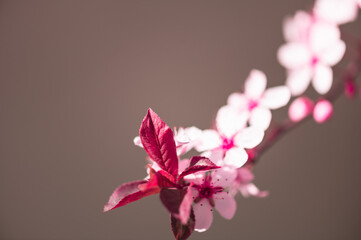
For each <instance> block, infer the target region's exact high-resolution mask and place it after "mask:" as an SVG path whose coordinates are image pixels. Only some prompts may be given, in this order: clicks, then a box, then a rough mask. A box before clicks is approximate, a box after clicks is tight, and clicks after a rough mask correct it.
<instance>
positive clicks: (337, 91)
mask: <svg viewBox="0 0 361 240" xmlns="http://www.w3.org/2000/svg"><path fill="white" fill-rule="evenodd" d="M357 50H358V52H359V54H358V56H357V58H356V59H355V60H354V61H352V62H350V63H349V64H348V66H347V68H346V69H345V72H344V73H343V76H342V77H341V79H340V81H338V82H337V83H336V84H334V85H333V86H332V89H331V90H330V91H329V92H328V93H327V94H325V95H324V96H323V98H324V99H326V100H328V101H330V102H335V101H336V100H337V99H338V98H339V97H340V96H341V95H342V93H343V92H344V86H345V83H346V82H347V81H353V82H355V81H356V79H357V77H358V75H359V74H360V73H361V43H360V44H359V46H358V49H357ZM309 119H312V117H311V114H309V115H308V116H307V117H305V118H304V119H302V120H301V121H299V122H292V121H291V120H290V119H286V120H285V121H283V122H282V123H278V124H277V123H276V124H275V125H274V126H273V127H272V128H271V129H270V130H269V131H268V133H267V134H266V137H265V140H264V141H263V142H262V143H261V144H260V145H259V146H258V147H256V148H254V153H255V155H254V157H253V159H252V164H255V163H257V162H258V160H259V158H260V157H261V156H262V155H263V154H264V153H265V152H266V151H267V150H268V149H269V148H270V147H271V146H273V145H274V144H275V143H276V142H277V141H278V140H280V139H281V138H282V136H284V135H285V134H286V133H288V132H290V131H291V130H293V129H295V128H296V127H298V126H300V125H302V123H304V122H306V121H308V120H309Z"/></svg>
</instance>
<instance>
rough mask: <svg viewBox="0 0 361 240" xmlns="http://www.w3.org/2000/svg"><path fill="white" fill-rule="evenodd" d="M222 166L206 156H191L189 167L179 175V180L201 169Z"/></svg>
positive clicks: (206, 169) (205, 169)
mask: <svg viewBox="0 0 361 240" xmlns="http://www.w3.org/2000/svg"><path fill="white" fill-rule="evenodd" d="M217 168H220V167H219V166H217V165H216V164H214V163H213V162H212V161H211V160H209V159H208V158H206V157H201V156H194V157H192V158H191V161H190V164H189V167H188V168H186V169H185V170H184V171H183V172H182V173H181V174H180V175H179V177H178V180H181V179H182V178H183V177H185V176H187V175H189V174H192V173H196V172H199V171H208V170H212V169H217Z"/></svg>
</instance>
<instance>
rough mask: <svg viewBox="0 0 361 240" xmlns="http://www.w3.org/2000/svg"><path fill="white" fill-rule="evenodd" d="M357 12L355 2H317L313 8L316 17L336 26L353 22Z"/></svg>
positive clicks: (340, 0)
mask: <svg viewBox="0 0 361 240" xmlns="http://www.w3.org/2000/svg"><path fill="white" fill-rule="evenodd" d="M357 10H358V9H357V5H356V2H355V0H317V1H316V4H315V7H314V12H315V14H316V15H317V16H318V17H320V18H323V19H325V20H327V21H330V22H334V23H336V24H344V23H347V22H351V21H354V20H355V19H356V17H357Z"/></svg>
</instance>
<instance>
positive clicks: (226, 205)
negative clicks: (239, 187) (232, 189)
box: [213, 192, 237, 220]
mask: <svg viewBox="0 0 361 240" xmlns="http://www.w3.org/2000/svg"><path fill="white" fill-rule="evenodd" d="M213 200H214V207H215V209H216V210H217V211H218V212H219V214H221V216H222V217H224V218H225V219H228V220H229V219H232V218H233V216H234V214H235V213H236V209H237V204H236V201H235V200H234V198H233V197H232V196H231V195H230V194H228V193H226V192H220V193H216V194H214V195H213Z"/></svg>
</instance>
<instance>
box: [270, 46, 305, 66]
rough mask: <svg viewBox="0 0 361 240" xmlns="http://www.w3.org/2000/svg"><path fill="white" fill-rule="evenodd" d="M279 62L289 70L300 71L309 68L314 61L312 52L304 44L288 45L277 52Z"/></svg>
mask: <svg viewBox="0 0 361 240" xmlns="http://www.w3.org/2000/svg"><path fill="white" fill-rule="evenodd" d="M277 57H278V61H279V62H280V64H281V65H282V66H284V67H285V68H287V69H298V68H302V67H305V66H307V65H308V64H309V63H310V62H311V59H312V56H311V53H310V50H309V49H308V47H307V46H306V45H305V44H302V43H295V42H292V43H287V44H285V45H283V46H281V47H280V48H279V49H278V52H277Z"/></svg>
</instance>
